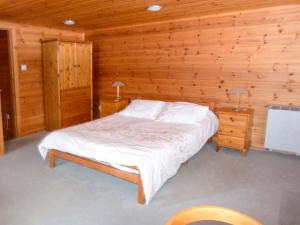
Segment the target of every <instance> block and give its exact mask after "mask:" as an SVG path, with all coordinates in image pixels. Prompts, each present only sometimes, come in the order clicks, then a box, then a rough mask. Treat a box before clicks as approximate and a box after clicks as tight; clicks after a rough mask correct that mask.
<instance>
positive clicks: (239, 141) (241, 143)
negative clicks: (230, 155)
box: [217, 134, 245, 149]
mask: <svg viewBox="0 0 300 225" xmlns="http://www.w3.org/2000/svg"><path fill="white" fill-rule="evenodd" d="M217 140H218V144H219V145H221V146H225V147H230V148H237V149H243V148H245V139H244V138H238V137H230V136H226V135H221V134H219V135H218V137H217Z"/></svg>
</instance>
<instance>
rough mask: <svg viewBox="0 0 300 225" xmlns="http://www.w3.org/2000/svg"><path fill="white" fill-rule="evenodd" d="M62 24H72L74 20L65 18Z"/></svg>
mask: <svg viewBox="0 0 300 225" xmlns="http://www.w3.org/2000/svg"><path fill="white" fill-rule="evenodd" d="M64 24H65V25H67V26H72V25H74V24H75V21H74V20H72V19H66V20H64Z"/></svg>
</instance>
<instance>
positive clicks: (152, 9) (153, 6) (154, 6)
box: [147, 5, 161, 12]
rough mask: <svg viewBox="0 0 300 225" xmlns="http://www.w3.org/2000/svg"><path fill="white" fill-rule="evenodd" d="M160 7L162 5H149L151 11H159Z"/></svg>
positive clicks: (148, 8)
mask: <svg viewBox="0 0 300 225" xmlns="http://www.w3.org/2000/svg"><path fill="white" fill-rule="evenodd" d="M160 9H161V6H160V5H149V6H148V7H147V10H148V11H150V12H158V11H160Z"/></svg>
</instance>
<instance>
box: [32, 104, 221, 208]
mask: <svg viewBox="0 0 300 225" xmlns="http://www.w3.org/2000/svg"><path fill="white" fill-rule="evenodd" d="M132 104H133V103H131V104H130V105H132ZM130 105H129V106H130ZM129 106H128V108H130V107H129ZM145 108H149V106H147V107H145ZM150 108H151V109H152V108H155V107H150ZM165 108H166V107H165V106H163V107H160V109H159V110H156V111H159V113H156V114H158V115H154V116H153V113H152V114H151V113H150V114H151V116H150V117H151V118H149V115H148V114H149V113H148V114H147V116H142V117H136V116H132V115H128V114H126V112H125V113H122V112H121V113H116V114H113V115H111V116H107V117H104V118H102V119H97V120H94V121H91V122H87V123H84V124H80V125H76V126H72V127H68V128H64V129H60V130H57V131H54V132H51V133H49V134H48V135H47V136H46V137H45V138H44V139H43V140H42V142H41V143H40V144H39V146H38V148H39V151H40V153H41V155H42V157H43V158H44V159H46V157H47V155H48V161H49V166H50V167H51V168H53V167H55V159H56V158H62V159H64V160H69V161H72V162H75V163H79V164H81V165H84V166H86V167H89V168H93V169H96V170H99V171H102V172H105V173H107V174H110V175H113V176H116V177H119V178H121V179H124V180H127V181H129V182H132V183H135V184H137V186H138V202H139V203H141V204H142V203H144V202H146V204H148V203H149V202H150V200H151V199H152V198H153V196H154V195H155V193H156V192H157V191H158V190H159V189H160V187H161V186H162V185H163V184H164V183H165V182H166V181H167V180H168V179H169V178H171V177H172V176H174V175H175V174H176V173H177V171H178V169H179V167H180V166H181V164H182V163H184V162H187V160H188V159H189V158H191V157H192V156H193V155H194V154H196V153H197V152H198V151H199V150H200V149H201V148H202V147H203V146H204V144H205V143H206V142H207V141H208V140H209V138H211V137H212V136H213V135H214V133H215V132H216V131H217V127H218V120H217V118H216V116H215V115H214V114H213V112H212V111H210V110H208V111H207V114H206V115H205V116H204V117H203V118H202V119H201V120H200V121H197V123H185V122H184V121H183V122H182V121H179V122H178V118H176V120H175V122H174V121H168V120H164V119H163V116H159V115H161V112H160V111H162V109H165ZM147 110H148V109H147ZM124 111H126V109H125V110H124ZM148 111H149V110H148ZM153 111H155V110H153ZM154 114H155V113H154ZM189 114H190V115H191V113H189ZM139 115H140V114H139ZM177 115H179V114H178V113H177V112H176V113H175V117H176V116H177ZM145 117H146V118H145ZM189 117H191V116H189ZM159 118H162V119H159ZM168 118H169V117H168ZM171 120H172V119H171ZM179 120H180V118H179ZM189 121H190V118H189Z"/></svg>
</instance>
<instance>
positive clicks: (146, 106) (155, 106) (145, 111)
mask: <svg viewBox="0 0 300 225" xmlns="http://www.w3.org/2000/svg"><path fill="white" fill-rule="evenodd" d="M165 104H166V103H165V102H163V101H155V100H140V99H137V100H133V101H132V102H131V103H130V104H129V105H128V106H127V107H126V108H125V109H124V110H122V111H121V112H119V114H120V115H123V116H131V117H138V118H145V119H153V120H155V119H157V116H158V114H160V112H161V110H162V108H163V107H164V106H165Z"/></svg>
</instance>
